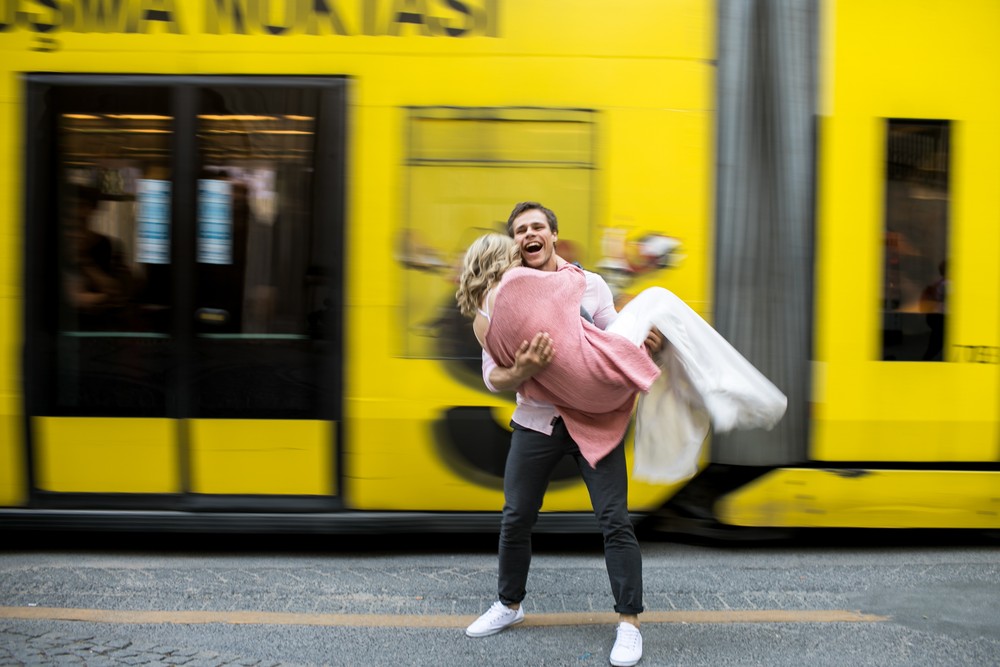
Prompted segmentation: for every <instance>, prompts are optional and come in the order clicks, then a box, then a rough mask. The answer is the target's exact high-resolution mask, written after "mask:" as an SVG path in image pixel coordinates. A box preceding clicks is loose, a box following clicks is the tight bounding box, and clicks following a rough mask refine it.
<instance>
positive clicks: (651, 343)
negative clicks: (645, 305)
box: [643, 327, 664, 354]
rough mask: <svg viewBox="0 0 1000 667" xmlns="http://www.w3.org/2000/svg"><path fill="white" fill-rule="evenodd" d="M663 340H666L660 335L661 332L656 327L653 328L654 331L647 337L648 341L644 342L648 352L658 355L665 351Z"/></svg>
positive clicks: (651, 330)
mask: <svg viewBox="0 0 1000 667" xmlns="http://www.w3.org/2000/svg"><path fill="white" fill-rule="evenodd" d="M663 340H664V338H663V334H662V333H660V330H659V329H657V328H656V327H653V328H652V329H650V330H649V333H648V334H647V335H646V340H645V342H643V345H645V346H646V350H647V351H648V352H649V353H650V354H656V353H657V352H659V351H660V350H662V349H663Z"/></svg>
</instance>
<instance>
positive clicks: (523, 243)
mask: <svg viewBox="0 0 1000 667" xmlns="http://www.w3.org/2000/svg"><path fill="white" fill-rule="evenodd" d="M511 231H513V232H514V243H516V244H517V247H518V249H519V250H520V251H521V260H522V261H523V262H524V265H525V266H530V267H531V268H533V269H541V270H542V271H555V270H556V268H558V267H557V264H556V240H557V235H556V234H553V233H552V228H551V227H549V220H548V218H546V217H545V214H544V213H542V212H541V211H539V210H538V209H531V210H528V211H525V212H524V213H522V214H521V215H519V216H517V217H516V218H514V224H513V225H512V226H511Z"/></svg>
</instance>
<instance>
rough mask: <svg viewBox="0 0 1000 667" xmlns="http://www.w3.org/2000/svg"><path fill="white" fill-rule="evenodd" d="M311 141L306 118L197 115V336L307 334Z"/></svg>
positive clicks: (310, 125)
mask: <svg viewBox="0 0 1000 667" xmlns="http://www.w3.org/2000/svg"><path fill="white" fill-rule="evenodd" d="M236 97H237V96H232V97H231V99H230V100H229V102H232V101H233V99H235V98H236ZM314 133H315V131H314V118H313V116H309V115H300V114H290V113H288V114H278V113H273V114H261V113H255V114H250V113H233V112H231V113H226V114H221V113H208V114H202V115H201V116H200V117H199V132H198V138H199V146H200V150H201V156H202V170H201V171H202V173H201V178H200V179H199V187H198V197H199V206H198V216H199V219H198V229H197V237H198V252H197V257H198V291H197V294H198V297H197V298H198V304H197V305H198V308H199V311H198V312H199V317H198V321H199V326H200V330H201V331H203V332H205V333H210V334H211V333H219V334H221V333H240V334H284V335H301V336H305V335H306V334H307V333H308V332H307V327H308V313H309V312H311V311H312V310H315V309H316V308H318V307H319V306H320V304H317V303H313V302H311V301H310V299H309V297H310V295H309V294H308V293H307V291H308V290H304V289H303V287H304V285H303V274H304V273H306V271H307V267H308V266H309V265H310V263H311V262H310V246H311V244H312V242H313V241H314V240H315V239H314V238H313V234H312V229H311V227H312V220H311V218H312V209H311V203H312V192H311V188H312V160H313V141H314Z"/></svg>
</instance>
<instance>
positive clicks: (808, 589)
mask: <svg viewBox="0 0 1000 667" xmlns="http://www.w3.org/2000/svg"><path fill="white" fill-rule="evenodd" d="M0 540H2V542H0V665H62V664H86V665H191V666H207V665H227V666H228V665H281V666H311V665H508V664H523V665H580V666H586V665H607V664H608V653H609V651H610V648H611V645H612V643H613V641H614V621H615V615H614V614H613V613H612V611H611V607H612V604H613V601H612V599H611V595H610V592H609V586H608V581H607V573H606V571H605V569H604V562H603V557H602V555H601V550H600V544H599V538H597V537H595V536H570V537H565V536H544V537H540V538H538V539H536V554H535V558H534V560H533V563H532V570H531V576H530V578H529V592H528V598H527V599H526V601H525V610H526V614H527V616H526V621H525V623H524V624H523V625H519V626H517V627H515V628H512V629H510V630H508V631H506V632H503V633H501V634H499V635H496V636H493V637H487V638H482V639H469V638H466V637H465V636H464V634H463V632H462V629H463V628H464V626H465V624H467V623H468V622H469V621H471V620H472V619H473V618H475V616H477V615H478V614H479V613H481V612H482V611H485V609H486V608H487V607H488V606H489V605H490V604H491V603H492V601H493V599H494V597H495V586H496V555H495V544H496V538H495V536H478V535H477V536H438V535H433V536H430V535H399V536H387V537H382V538H357V537H343V538H338V537H312V538H301V539H298V538H289V537H260V536H258V537H253V536H251V537H228V536H193V537H190V536H154V537H152V538H147V537H146V536H121V535H94V536H82V535H72V534H69V535H62V536H44V537H39V536H37V535H34V536H33V535H27V536H25V535H21V534H15V535H11V534H3V533H0ZM643 557H644V567H643V571H644V579H645V591H644V593H645V604H646V608H647V612H646V614H644V616H643V626H642V631H643V638H644V645H645V651H644V657H643V660H642V662H641V663H640V665H768V666H769V665H796V666H798V665H849V666H851V667H855V666H860V665H873V666H878V667H888V666H893V665H900V666H902V665H906V666H910V665H928V666H932V665H933V666H939V665H998V664H1000V549H998V548H997V547H996V546H995V543H992V542H989V541H986V542H983V543H977V542H976V541H972V542H971V543H969V542H966V543H956V541H955V540H954V539H953V537H952V536H949V534H947V533H941V534H938V535H935V534H930V535H925V536H923V537H922V538H921V539H920V540H918V541H916V542H906V543H899V542H895V543H885V542H884V541H883V542H879V541H877V540H873V539H870V536H869V537H865V536H861V537H858V536H855V537H853V538H851V539H848V540H839V539H833V540H826V541H825V542H823V543H820V544H816V543H802V542H783V543H780V544H775V545H730V546H718V545H709V546H706V545H695V544H681V543H675V542H671V541H665V540H656V541H644V543H643ZM69 619H75V620H69Z"/></svg>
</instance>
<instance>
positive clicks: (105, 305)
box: [63, 186, 128, 330]
mask: <svg viewBox="0 0 1000 667" xmlns="http://www.w3.org/2000/svg"><path fill="white" fill-rule="evenodd" d="M68 203H69V207H68V212H69V215H68V216H67V219H66V224H65V227H64V238H65V245H64V252H65V258H66V262H65V270H64V276H63V282H64V286H65V292H66V298H67V302H68V304H69V305H70V306H71V307H72V308H73V309H74V310H75V311H76V313H77V315H78V317H79V321H78V325H79V327H80V328H81V329H85V330H100V329H114V328H115V327H116V323H117V321H118V316H119V315H120V314H121V310H122V308H123V307H124V305H125V302H126V296H127V291H128V269H127V268H126V267H125V264H124V262H123V258H122V254H121V249H120V248H119V247H118V245H117V244H116V243H115V241H114V240H113V239H112V238H111V237H109V236H106V235H104V234H101V233H99V232H97V231H95V230H94V229H93V228H92V227H91V218H92V217H93V215H94V214H95V213H96V212H97V210H98V206H99V203H100V193H99V192H98V191H97V190H96V189H95V188H92V187H89V186H75V187H74V188H73V189H72V191H71V193H70V197H69V201H68Z"/></svg>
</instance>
